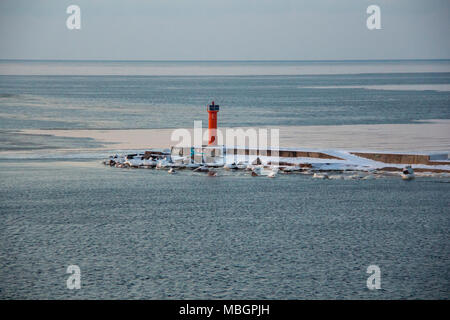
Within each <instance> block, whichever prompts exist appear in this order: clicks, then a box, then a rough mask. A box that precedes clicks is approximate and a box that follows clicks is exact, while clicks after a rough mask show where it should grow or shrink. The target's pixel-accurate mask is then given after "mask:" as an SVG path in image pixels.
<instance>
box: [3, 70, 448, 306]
mask: <svg viewBox="0 0 450 320" xmlns="http://www.w3.org/2000/svg"><path fill="white" fill-rule="evenodd" d="M449 64H450V63H449V62H448V61H428V62H424V61H418V62H414V61H410V62H407V63H406V62H389V63H382V62H370V61H369V62H346V63H345V64H343V63H339V62H322V63H309V64H308V63H307V62H289V63H280V62H265V63H263V62H259V63H253V64H252V63H247V64H246V63H245V62H236V63H234V64H233V63H230V65H228V64H227V63H224V62H216V63H214V62H208V63H203V64H202V63H197V64H196V63H189V62H183V63H182V62H180V63H178V64H177V63H174V62H172V63H168V62H161V63H159V64H158V63H156V62H152V63H150V62H148V63H144V62H142V63H141V64H139V63H138V62H128V63H122V64H121V63H119V62H104V63H100V62H97V63H96V62H86V63H84V64H83V63H76V62H70V63H69V62H68V63H66V64H64V63H63V62H45V63H44V62H8V61H2V62H1V63H0V74H2V75H0V151H7V152H9V153H14V152H16V151H24V150H28V151H29V150H32V151H33V150H41V151H43V152H46V153H48V154H51V153H52V152H53V151H54V150H56V149H58V148H62V147H71V148H74V149H77V148H89V147H95V146H97V142H96V141H93V140H90V139H67V138H55V137H51V136H29V135H23V134H20V133H18V132H17V131H18V130H21V129H126V128H133V129H134V128H176V127H192V124H193V121H194V120H204V121H206V117H205V105H206V103H207V102H208V101H210V100H212V99H214V100H216V102H217V103H219V104H220V105H221V106H222V110H221V117H220V124H221V125H222V126H277V125H280V126H281V125H283V126H285V125H339V124H372V123H373V124H380V123H393V124H397V123H410V122H412V121H415V120H426V119H449V118H450V89H449V88H450V70H449ZM63 67H67V69H63ZM230 68H231V69H230ZM233 68H234V69H233ZM5 70H6V71H5ZM55 70H57V71H58V72H55ZM61 70H63V71H64V72H62V71H61ZM93 70H94V71H93ZM180 70H181V71H180ZM186 70H187V71H186ZM192 70H194V71H195V72H194V71H192ZM198 70H200V71H198ZM236 70H237V71H236ZM327 70H328V72H327ZM346 70H350V72H349V73H346V72H345V71H346ZM358 70H360V71H361V72H362V73H358V72H357V71H358ZM238 71H239V72H238ZM294 71H295V72H294ZM363 71H364V72H363ZM27 72H28V73H27ZM24 73H25V74H24ZM60 73H65V74H60ZM179 73H184V74H179ZM230 73H231V74H230ZM283 73H284V74H285V75H283ZM29 74H32V75H29ZM75 153H76V151H75ZM75 158H76V157H75ZM99 160H100V159H99V158H97V157H95V156H93V158H91V159H84V160H71V161H68V160H67V159H64V158H61V159H58V160H52V161H49V160H40V161H39V160H31V159H20V160H19V157H18V159H17V160H11V157H9V160H6V159H0V164H1V166H0V231H1V232H0V237H1V240H0V298H2V299H9V298H25V299H30V298H42V299H55V298H56V299H57V298H99V299H102V298H131V299H140V298H148V299H175V298H202V299H203V298H227V299H230V298H231V299H238V298H248V299H250V298H270V299H297V298H305V299H321V298H330V299H335V298H344V299H355V298H362V299H383V298H384V299H391V298H402V299H415V298H425V299H428V298H441V299H442V298H443V299H449V298H450V254H449V252H450V235H449V230H450V229H449V228H450V217H449V214H450V211H449V209H448V208H449V207H450V201H449V197H448V195H449V194H450V183H449V182H450V181H448V179H446V178H435V179H429V178H419V179H416V180H415V181H411V182H405V181H401V180H399V179H398V178H389V177H388V178H384V179H377V180H364V181H362V180H361V181H356V180H329V181H325V180H315V179H312V178H311V177H310V176H304V175H285V176H280V177H278V178H277V179H267V178H263V177H261V178H251V177H249V176H247V175H243V174H241V173H236V174H225V175H222V176H219V177H217V178H208V177H206V176H204V175H201V174H195V173H192V172H191V171H185V172H180V173H179V174H177V175H168V174H167V173H166V172H163V171H156V170H121V169H115V168H109V167H105V166H103V165H101V164H100V161H99ZM72 264H75V265H79V266H80V268H81V275H82V276H81V279H82V280H81V286H82V288H81V289H80V290H68V289H67V288H66V280H67V277H68V274H66V268H67V266H68V265H72ZM372 264H375V265H378V266H379V267H380V268H381V286H382V289H381V290H377V291H370V290H368V289H367V287H366V280H367V277H368V276H369V275H368V274H367V273H366V269H367V267H368V266H369V265H372Z"/></svg>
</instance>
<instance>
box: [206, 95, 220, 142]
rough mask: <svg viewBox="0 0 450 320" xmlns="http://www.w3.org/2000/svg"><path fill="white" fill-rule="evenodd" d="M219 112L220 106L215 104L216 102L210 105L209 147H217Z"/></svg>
mask: <svg viewBox="0 0 450 320" xmlns="http://www.w3.org/2000/svg"><path fill="white" fill-rule="evenodd" d="M217 112H219V105H217V104H214V101H213V102H211V104H210V105H208V114H209V118H208V146H215V145H217Z"/></svg>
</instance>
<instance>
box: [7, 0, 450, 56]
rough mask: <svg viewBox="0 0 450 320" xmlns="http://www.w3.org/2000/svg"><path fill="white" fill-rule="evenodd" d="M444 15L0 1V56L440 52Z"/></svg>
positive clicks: (350, 5)
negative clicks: (377, 25) (77, 24)
mask: <svg viewBox="0 0 450 320" xmlns="http://www.w3.org/2000/svg"><path fill="white" fill-rule="evenodd" d="M374 4H375V5H378V6H379V7H380V11H381V29H379V30H369V29H368V28H367V26H366V20H367V18H368V17H369V14H367V12H366V9H367V7H368V6H369V5H374ZM69 5H78V6H79V7H80V9H81V29H80V30H69V29H68V28H67V27H66V20H67V18H68V17H69V14H67V13H66V8H67V7H68V6H69ZM449 18H450V1H449V0H428V1H425V0H370V1H367V0H342V1H338V0H309V1H303V0H127V1H116V0H70V1H66V0H34V1H24V0H1V1H0V39H1V41H0V59H57V60H342V59H449V58H450V37H449V34H450V19H449Z"/></svg>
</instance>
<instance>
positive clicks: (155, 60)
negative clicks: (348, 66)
mask: <svg viewBox="0 0 450 320" xmlns="http://www.w3.org/2000/svg"><path fill="white" fill-rule="evenodd" d="M0 61H35V62H41V61H51V62H58V61H61V62H367V61H450V58H437V59H434V58H430V59H428V58H419V59H302V60H301V59H242V60H241V59H204V60H201V59H187V60H184V59H169V60H163V59H149V60H147V59H9V58H0Z"/></svg>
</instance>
